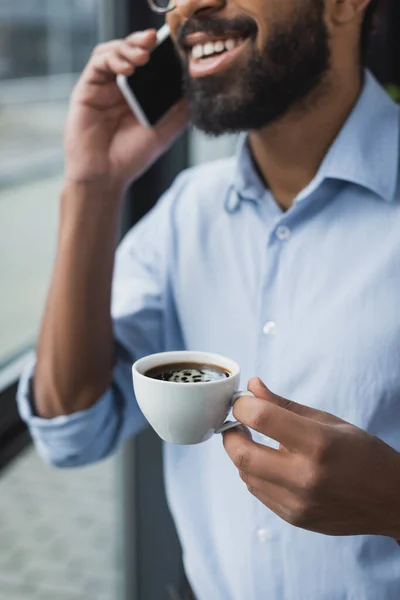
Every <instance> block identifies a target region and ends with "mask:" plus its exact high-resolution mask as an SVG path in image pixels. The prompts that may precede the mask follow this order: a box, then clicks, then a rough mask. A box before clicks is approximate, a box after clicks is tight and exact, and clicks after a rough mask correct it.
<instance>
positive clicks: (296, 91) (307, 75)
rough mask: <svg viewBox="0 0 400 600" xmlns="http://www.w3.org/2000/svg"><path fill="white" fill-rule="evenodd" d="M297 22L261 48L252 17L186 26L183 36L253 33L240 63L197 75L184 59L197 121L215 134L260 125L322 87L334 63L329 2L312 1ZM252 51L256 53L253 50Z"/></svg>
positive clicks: (196, 21)
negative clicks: (327, 16)
mask: <svg viewBox="0 0 400 600" xmlns="http://www.w3.org/2000/svg"><path fill="white" fill-rule="evenodd" d="M306 5H307V6H306V7H305V8H304V9H302V11H301V14H299V13H298V14H297V15H296V18H295V20H294V21H293V22H292V23H291V24H285V25H283V24H280V25H279V26H277V27H275V29H274V30H273V31H272V33H271V34H270V37H269V39H268V41H267V43H266V45H265V47H264V49H263V51H262V53H260V52H259V51H258V49H257V46H256V42H255V40H256V37H257V25H256V24H255V22H254V21H253V20H252V19H248V18H240V19H237V20H235V21H234V22H233V21H226V22H225V21H224V22H223V21H222V19H210V18H200V17H197V18H195V19H193V20H192V22H187V23H186V25H184V26H183V28H182V32H181V36H182V38H183V37H184V36H185V35H187V34H189V33H193V32H196V31H205V32H207V33H212V34H215V35H222V34H224V32H227V31H229V32H233V33H237V34H238V35H239V36H242V37H245V38H247V42H246V44H247V45H248V46H250V52H249V53H248V52H247V51H245V52H244V53H245V54H246V56H247V57H248V58H247V59H246V61H245V64H243V63H244V61H243V60H240V59H243V56H244V53H243V55H242V56H240V57H239V60H238V59H236V61H235V62H236V68H235V67H234V66H232V67H228V68H227V69H225V70H224V71H223V72H221V74H217V75H210V76H205V77H199V78H192V77H190V75H189V68H188V61H185V63H184V85H185V95H186V97H187V99H188V101H189V105H190V108H191V115H192V123H193V124H194V125H195V126H196V127H198V128H199V129H201V130H202V131H204V132H205V133H207V134H210V135H215V136H218V135H221V134H224V133H237V132H240V131H249V130H258V129H261V128H264V127H266V126H267V125H269V124H271V123H273V122H275V121H277V120H279V119H280V118H281V117H283V116H284V115H285V114H287V113H288V112H289V111H290V110H291V109H293V108H294V107H296V106H299V105H301V103H302V102H303V101H304V100H305V99H306V98H307V97H308V96H309V95H310V93H311V92H312V91H314V90H315V89H317V88H318V87H319V85H320V84H321V83H322V81H323V80H324V78H325V75H326V74H327V72H328V71H329V67H330V45H329V35H328V31H327V28H326V26H325V22H324V2H320V0H318V1H317V0H311V2H309V3H306ZM249 54H250V55H249Z"/></svg>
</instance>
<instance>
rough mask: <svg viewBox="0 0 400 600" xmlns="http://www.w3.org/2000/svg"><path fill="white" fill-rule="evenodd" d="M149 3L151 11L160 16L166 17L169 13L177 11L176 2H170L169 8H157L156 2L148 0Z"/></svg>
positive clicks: (172, 0)
mask: <svg viewBox="0 0 400 600" xmlns="http://www.w3.org/2000/svg"><path fill="white" fill-rule="evenodd" d="M147 2H148V5H149V6H150V9H151V10H152V11H153V12H155V13H157V14H158V15H166V14H167V13H169V12H171V11H172V10H175V8H176V3H175V0H170V1H169V4H168V6H167V8H160V7H159V6H157V4H156V1H155V0H147Z"/></svg>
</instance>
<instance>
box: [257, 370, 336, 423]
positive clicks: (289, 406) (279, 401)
mask: <svg viewBox="0 0 400 600" xmlns="http://www.w3.org/2000/svg"><path fill="white" fill-rule="evenodd" d="M247 389H248V390H249V392H252V393H253V394H254V395H255V396H257V398H261V399H262V400H267V401H268V402H271V403H272V404H275V406H280V407H281V408H284V409H285V410H290V412H293V413H295V414H296V415H300V416H302V417H306V418H307V419H312V420H313V421H319V422H320V423H325V424H327V425H335V424H339V423H343V421H342V420H341V419H338V418H337V417H335V416H334V415H331V414H329V413H327V412H324V411H321V410H317V409H316V408H311V407H310V406H305V405H304V404H298V403H297V402H293V400H287V399H286V398H283V397H282V396H278V395H277V394H274V393H273V392H271V390H269V389H268V388H267V386H266V385H265V383H264V382H263V381H261V379H260V378H259V377H253V378H252V379H250V381H249V384H248V386H247Z"/></svg>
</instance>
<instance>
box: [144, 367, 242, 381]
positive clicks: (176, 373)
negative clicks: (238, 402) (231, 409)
mask: <svg viewBox="0 0 400 600" xmlns="http://www.w3.org/2000/svg"><path fill="white" fill-rule="evenodd" d="M231 375H232V373H231V372H230V371H228V369H224V368H223V367H218V366H217V365H210V364H205V363H194V362H191V363H189V362H185V363H170V364H167V365H159V366H158V367H153V368H152V369H149V370H148V371H146V373H145V376H146V377H151V379H159V380H160V381H172V382H174V383H207V382H211V381H218V380H220V379H226V378H227V377H230V376H231Z"/></svg>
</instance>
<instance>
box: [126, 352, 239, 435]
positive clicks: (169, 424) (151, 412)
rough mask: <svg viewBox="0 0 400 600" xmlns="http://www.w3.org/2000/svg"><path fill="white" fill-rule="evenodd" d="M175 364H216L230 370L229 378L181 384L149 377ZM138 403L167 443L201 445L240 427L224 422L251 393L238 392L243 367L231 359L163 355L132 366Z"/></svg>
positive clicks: (199, 354)
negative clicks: (212, 437)
mask: <svg viewBox="0 0 400 600" xmlns="http://www.w3.org/2000/svg"><path fill="white" fill-rule="evenodd" d="M174 363H201V364H212V365H216V366H217V367H222V368H223V369H226V370H227V371H228V372H229V373H230V375H229V377H226V378H225V379H219V380H217V381H209V382H200V383H177V382H172V381H162V380H159V379H153V378H151V377H147V376H146V375H145V373H147V372H148V371H149V370H150V369H153V368H154V367H159V366H162V365H171V364H174ZM132 374H133V386H134V390H135V395H136V400H137V402H138V404H139V407H140V409H141V411H142V412H143V414H144V416H145V417H146V419H147V420H148V422H149V423H150V425H151V426H152V427H153V429H154V430H155V431H156V433H158V435H159V436H160V437H161V438H162V439H163V440H165V441H166V442H172V443H173V444H199V443H200V442H205V441H206V440H208V439H209V438H210V437H211V436H212V435H213V434H214V433H223V432H224V431H227V430H228V429H231V428H233V427H236V426H237V425H240V423H238V422H237V421H235V422H228V423H224V421H225V419H226V417H227V416H228V414H229V412H230V410H231V408H232V406H233V404H234V403H235V401H236V400H237V398H239V397H240V396H243V395H249V392H238V391H237V390H238V387H239V382H240V368H239V366H238V365H237V364H236V363H235V362H234V361H233V360H231V359H229V358H226V357H224V356H220V355H219V354H211V353H208V352H191V351H177V352H161V353H159V354H152V355H150V356H146V357H145V358H141V359H140V360H138V361H136V362H135V364H134V365H133V367H132Z"/></svg>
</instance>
